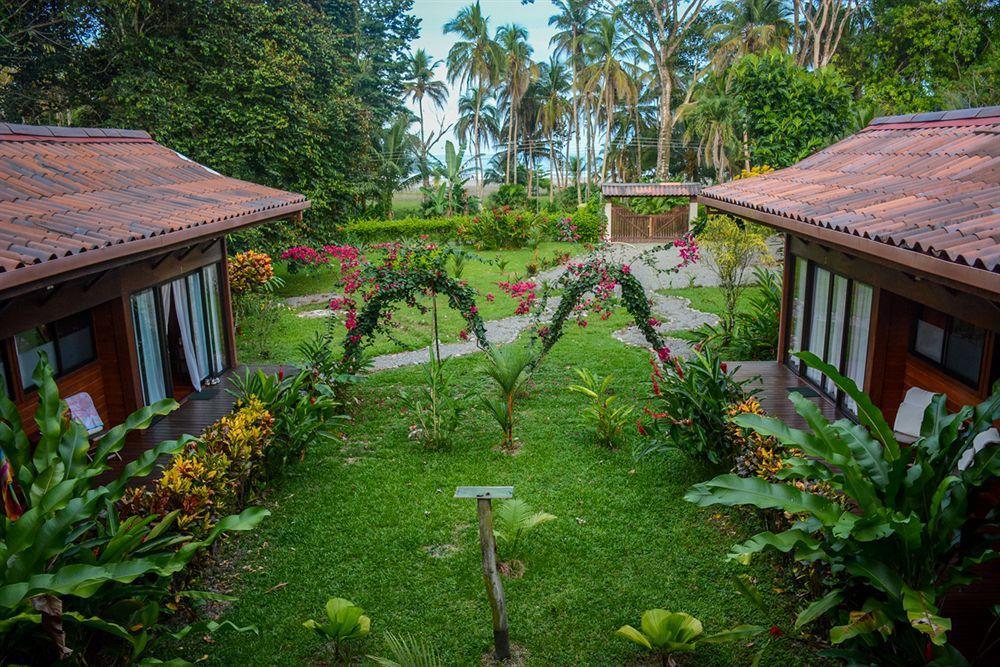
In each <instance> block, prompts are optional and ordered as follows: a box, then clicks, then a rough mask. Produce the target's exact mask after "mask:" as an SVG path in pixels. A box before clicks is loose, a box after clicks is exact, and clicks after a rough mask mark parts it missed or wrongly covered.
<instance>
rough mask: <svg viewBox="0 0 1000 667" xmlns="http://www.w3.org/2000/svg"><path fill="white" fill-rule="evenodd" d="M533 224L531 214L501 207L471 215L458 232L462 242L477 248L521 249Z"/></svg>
mask: <svg viewBox="0 0 1000 667" xmlns="http://www.w3.org/2000/svg"><path fill="white" fill-rule="evenodd" d="M535 225H536V219H535V215H534V214H533V213H530V212H528V211H524V210H516V209H512V208H510V207H509V206H502V207H498V208H490V209H486V210H485V211H482V212H480V213H478V214H477V215H474V216H472V218H471V219H470V220H469V221H468V222H467V223H466V224H465V225H463V226H462V227H461V228H460V234H461V238H462V240H463V241H465V242H466V243H469V244H471V245H473V246H475V247H476V248H477V249H479V250H499V249H512V248H523V247H524V246H526V245H527V244H528V240H529V239H530V238H531V234H532V231H533V228H534V227H535Z"/></svg>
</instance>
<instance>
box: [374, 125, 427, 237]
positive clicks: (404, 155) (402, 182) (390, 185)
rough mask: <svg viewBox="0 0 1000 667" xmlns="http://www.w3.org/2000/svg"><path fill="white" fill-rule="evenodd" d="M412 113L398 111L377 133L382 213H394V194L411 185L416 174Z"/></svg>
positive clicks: (389, 214)
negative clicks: (390, 121) (393, 118)
mask: <svg viewBox="0 0 1000 667" xmlns="http://www.w3.org/2000/svg"><path fill="white" fill-rule="evenodd" d="M411 123H413V116H412V115H411V114H410V112H409V111H405V112H403V113H401V114H399V115H398V116H397V117H396V118H395V120H394V121H393V122H392V123H390V124H389V125H388V127H386V128H384V129H383V130H382V133H381V135H380V136H377V137H376V142H375V143H376V148H377V149H378V154H379V163H380V164H379V180H380V181H381V184H380V185H381V186H380V188H379V207H380V209H381V210H380V213H381V215H384V216H386V217H392V195H393V194H394V193H395V192H396V191H398V190H401V189H403V188H404V187H407V186H409V185H412V184H413V182H414V181H415V180H416V178H417V176H416V175H415V174H414V167H415V166H416V165H415V164H414V163H415V160H414V153H415V150H414V149H415V148H416V145H415V144H416V142H415V141H414V139H415V137H414V136H413V135H412V134H410V124H411Z"/></svg>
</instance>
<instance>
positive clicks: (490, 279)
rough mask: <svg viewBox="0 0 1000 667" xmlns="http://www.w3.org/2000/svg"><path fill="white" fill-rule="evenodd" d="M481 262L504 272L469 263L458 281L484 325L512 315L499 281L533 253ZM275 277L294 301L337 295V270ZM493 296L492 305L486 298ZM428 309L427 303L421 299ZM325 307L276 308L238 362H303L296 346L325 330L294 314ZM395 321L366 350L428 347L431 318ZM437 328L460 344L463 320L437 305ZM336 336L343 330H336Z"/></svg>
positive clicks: (487, 256) (408, 315)
mask: <svg viewBox="0 0 1000 667" xmlns="http://www.w3.org/2000/svg"><path fill="white" fill-rule="evenodd" d="M581 251H582V247H581V246H577V245H574V244H571V243H543V244H542V245H541V246H540V247H539V249H538V257H539V258H548V257H551V256H552V255H554V254H555V253H557V252H560V253H562V252H572V253H579V252H581ZM480 256H481V258H482V259H483V260H487V261H492V260H496V259H497V258H499V259H500V260H501V261H504V262H506V266H505V268H504V273H503V274H500V273H499V269H498V268H497V266H496V265H495V264H488V263H485V262H478V261H473V260H468V261H466V263H465V268H464V271H463V273H462V279H463V280H467V281H469V284H470V285H472V286H473V287H475V288H476V289H477V290H478V291H479V293H480V295H481V298H480V301H479V312H480V315H481V316H482V317H483V319H485V320H491V319H498V318H501V317H506V316H508V315H513V314H514V308H515V307H516V305H517V304H516V302H515V301H514V300H513V299H511V298H510V297H508V296H507V295H506V294H504V293H503V292H502V291H500V289H499V288H498V287H497V282H498V281H500V280H513V279H515V278H517V277H524V276H525V275H526V268H525V267H526V265H527V264H529V263H531V262H533V261H535V259H534V253H533V251H531V250H527V249H525V250H502V251H484V252H482V253H481V254H480ZM277 273H278V275H279V276H280V277H281V278H282V279H283V280H284V281H285V284H284V286H283V287H282V288H281V289H280V290H279V291H278V296H280V297H287V296H297V295H302V294H320V293H327V292H337V291H339V283H338V281H337V271H336V270H332V269H327V270H322V271H319V272H317V273H312V274H306V273H302V272H299V273H297V274H291V275H290V274H288V273H287V271H286V270H285V268H284V266H279V268H278V271H277ZM490 293H492V294H493V295H494V297H495V298H494V301H493V302H490V301H488V300H487V299H486V298H485V297H486V294H490ZM425 303H427V304H429V303H430V302H429V300H425ZM323 306H324V304H317V305H312V306H303V307H300V308H297V309H288V308H283V309H280V310H279V311H278V312H277V313H276V314H275V316H276V319H277V322H276V324H275V327H274V330H273V331H272V332H271V333H270V334H269V335H268V336H267V340H266V341H265V342H264V343H263V344H256V345H249V344H248V342H247V340H246V338H245V337H240V338H238V339H237V346H238V353H239V357H240V361H241V362H243V363H248V364H253V363H286V362H296V361H300V360H301V354H299V352H298V347H299V345H301V344H302V343H303V342H305V341H307V340H310V339H312V338H313V337H314V336H315V335H316V333H319V332H322V331H323V330H324V328H325V327H326V325H327V323H326V320H325V319H323V318H317V319H308V318H303V317H299V316H298V315H297V314H296V313H297V312H298V311H302V310H315V309H318V308H323ZM395 319H396V321H397V322H398V323H399V325H400V327H399V328H398V329H395V330H394V331H393V332H392V338H390V337H388V336H380V337H378V338H377V339H376V341H375V343H374V344H373V345H372V347H371V348H370V352H371V353H372V354H375V355H378V354H389V353H392V352H400V351H402V350H408V349H417V348H420V347H426V346H427V345H429V344H430V342H431V315H430V313H427V314H423V313H421V312H419V311H418V310H417V309H415V308H407V307H406V306H405V305H401V307H400V309H399V310H398V311H397V312H396V313H395ZM438 321H439V329H440V332H441V340H442V341H443V342H453V341H456V340H458V334H459V332H460V331H461V330H462V329H464V328H465V321H464V320H463V319H462V317H461V316H460V315H459V314H458V313H457V312H455V311H454V310H452V309H451V308H448V307H447V304H440V307H439V310H438ZM340 331H344V329H343V328H342V327H340Z"/></svg>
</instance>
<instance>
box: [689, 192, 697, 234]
mask: <svg viewBox="0 0 1000 667" xmlns="http://www.w3.org/2000/svg"><path fill="white" fill-rule="evenodd" d="M697 219H698V202H697V201H695V198H694V197H691V200H690V203H689V204H688V231H691V227H692V226H694V221H695V220H697Z"/></svg>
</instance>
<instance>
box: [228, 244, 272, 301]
mask: <svg viewBox="0 0 1000 667" xmlns="http://www.w3.org/2000/svg"><path fill="white" fill-rule="evenodd" d="M275 280H279V281H280V278H277V277H276V276H275V275H274V266H272V264H271V256H270V255H268V254H267V253H263V252H256V251H254V250H247V251H245V252H239V253H236V254H235V255H233V256H232V257H230V258H229V288H230V289H231V290H232V291H233V293H234V294H244V293H247V292H261V291H270V290H271V289H273V287H276V286H277V284H276V283H275ZM278 284H280V283H278Z"/></svg>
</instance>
